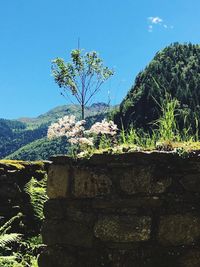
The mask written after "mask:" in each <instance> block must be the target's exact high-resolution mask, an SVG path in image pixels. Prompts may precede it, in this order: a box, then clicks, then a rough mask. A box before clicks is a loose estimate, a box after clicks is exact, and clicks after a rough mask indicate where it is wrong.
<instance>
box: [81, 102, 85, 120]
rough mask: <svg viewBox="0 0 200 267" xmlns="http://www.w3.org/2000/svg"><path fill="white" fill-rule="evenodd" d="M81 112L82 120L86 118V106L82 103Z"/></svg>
mask: <svg viewBox="0 0 200 267" xmlns="http://www.w3.org/2000/svg"><path fill="white" fill-rule="evenodd" d="M81 112H82V115H81V117H82V120H84V119H85V107H84V104H82V105H81Z"/></svg>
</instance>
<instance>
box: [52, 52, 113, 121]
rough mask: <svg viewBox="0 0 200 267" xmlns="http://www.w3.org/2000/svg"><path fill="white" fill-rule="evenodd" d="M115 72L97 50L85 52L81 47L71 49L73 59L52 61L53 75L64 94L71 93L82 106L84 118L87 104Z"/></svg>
mask: <svg viewBox="0 0 200 267" xmlns="http://www.w3.org/2000/svg"><path fill="white" fill-rule="evenodd" d="M113 74H114V72H113V70H111V69H109V68H108V67H106V66H104V65H103V61H102V59H101V58H100V57H99V56H98V53H97V52H96V51H91V52H86V53H85V54H84V53H83V50H81V49H75V50H72V51H71V60H70V61H69V62H65V61H64V60H63V59H61V58H56V59H54V60H53V61H52V75H53V76H54V79H55V82H56V83H57V84H58V86H59V87H60V88H63V95H64V96H65V95H67V93H71V94H72V95H73V96H74V97H75V98H76V100H77V102H78V103H79V104H80V105H81V107H82V119H84V109H85V105H87V104H88V102H89V101H90V100H91V98H92V97H93V96H94V95H95V94H96V93H98V92H99V90H100V87H101V85H102V84H103V83H104V82H105V81H106V80H107V79H109V78H110V77H111V76H112V75H113Z"/></svg>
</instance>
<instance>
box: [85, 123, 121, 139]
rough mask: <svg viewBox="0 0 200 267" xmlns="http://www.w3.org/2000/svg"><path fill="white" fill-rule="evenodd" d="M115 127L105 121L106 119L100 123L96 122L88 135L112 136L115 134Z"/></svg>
mask: <svg viewBox="0 0 200 267" xmlns="http://www.w3.org/2000/svg"><path fill="white" fill-rule="evenodd" d="M117 130H118V129H117V125H116V124H114V122H113V121H107V120H106V119H104V120H102V122H96V123H95V124H93V125H92V127H91V128H90V130H89V131H88V133H95V134H100V133H101V134H108V135H111V136H114V135H116V134H117Z"/></svg>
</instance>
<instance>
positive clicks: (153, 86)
mask: <svg viewBox="0 0 200 267" xmlns="http://www.w3.org/2000/svg"><path fill="white" fill-rule="evenodd" d="M166 94H169V95H171V97H172V98H175V99H177V100H178V102H179V104H178V107H177V109H178V111H179V112H177V114H179V115H178V117H177V120H178V124H179V127H180V128H181V127H183V124H184V123H186V124H188V127H189V125H190V124H191V127H193V128H195V127H196V125H195V121H196V120H195V118H199V117H200V45H193V44H178V43H175V44H172V45H170V46H168V47H166V48H165V49H163V50H161V51H160V52H158V53H157V54H156V55H155V57H154V58H153V60H152V61H151V62H150V64H149V65H148V66H147V67H146V68H145V69H144V71H142V72H140V73H139V74H138V76H137V77H136V80H135V84H134V85H133V87H132V88H131V89H130V91H129V92H128V94H127V96H126V97H125V99H124V100H123V101H122V103H121V105H120V110H119V112H117V113H116V114H115V115H114V120H115V122H117V124H118V125H119V127H121V125H122V124H123V126H124V127H125V128H127V127H128V126H130V125H134V126H135V127H137V128H144V129H149V128H151V127H152V122H154V121H155V120H157V119H158V118H159V116H160V114H161V106H162V105H161V104H162V103H163V100H164V99H165V96H166Z"/></svg>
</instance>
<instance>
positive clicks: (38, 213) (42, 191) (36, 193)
mask: <svg viewBox="0 0 200 267" xmlns="http://www.w3.org/2000/svg"><path fill="white" fill-rule="evenodd" d="M46 184H47V177H45V178H44V179H43V180H41V181H37V180H36V179H35V178H34V177H32V178H31V180H30V181H29V182H28V183H27V184H26V185H25V187H24V190H25V192H26V193H27V194H28V195H29V196H30V200H31V204H32V206H33V210H34V213H35V217H36V218H38V219H39V220H43V218H44V214H43V207H44V203H45V202H46V201H47V199H48V197H47V195H46Z"/></svg>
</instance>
